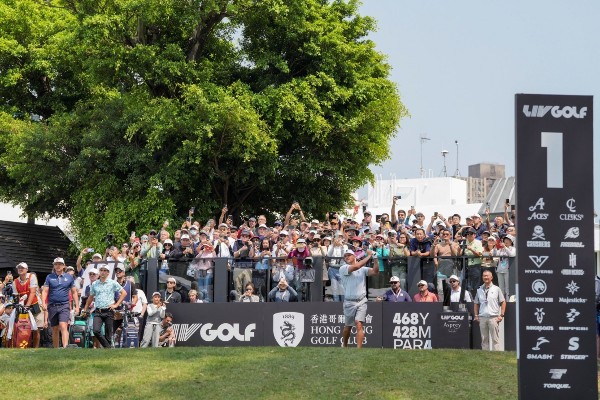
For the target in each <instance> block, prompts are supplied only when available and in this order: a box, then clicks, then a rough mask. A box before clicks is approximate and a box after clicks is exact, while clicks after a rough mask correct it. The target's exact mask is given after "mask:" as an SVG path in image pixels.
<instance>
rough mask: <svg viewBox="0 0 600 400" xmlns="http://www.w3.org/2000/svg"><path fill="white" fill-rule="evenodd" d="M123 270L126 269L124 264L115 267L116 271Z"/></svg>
mask: <svg viewBox="0 0 600 400" xmlns="http://www.w3.org/2000/svg"><path fill="white" fill-rule="evenodd" d="M117 269H118V270H121V271H125V267H124V266H123V264H117V265H115V270H117Z"/></svg>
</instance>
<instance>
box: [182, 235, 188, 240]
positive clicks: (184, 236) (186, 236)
mask: <svg viewBox="0 0 600 400" xmlns="http://www.w3.org/2000/svg"><path fill="white" fill-rule="evenodd" d="M189 238H190V235H186V234H183V235H181V240H183V239H189Z"/></svg>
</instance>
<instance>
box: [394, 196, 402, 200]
mask: <svg viewBox="0 0 600 400" xmlns="http://www.w3.org/2000/svg"><path fill="white" fill-rule="evenodd" d="M401 198H402V196H400V195H396V196H394V200H400V199H401Z"/></svg>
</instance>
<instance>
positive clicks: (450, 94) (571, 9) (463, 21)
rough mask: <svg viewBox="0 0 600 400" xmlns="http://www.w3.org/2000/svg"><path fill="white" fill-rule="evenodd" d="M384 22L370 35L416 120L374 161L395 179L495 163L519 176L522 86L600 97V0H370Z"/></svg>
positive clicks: (599, 208)
mask: <svg viewBox="0 0 600 400" xmlns="http://www.w3.org/2000/svg"><path fill="white" fill-rule="evenodd" d="M361 14H363V15H370V16H372V17H374V18H375V19H376V20H377V26H378V30H377V31H376V32H374V33H373V34H372V35H371V36H370V38H371V39H372V40H373V41H374V42H375V43H376V46H377V49H378V50H379V51H381V52H382V53H384V54H386V55H387V56H388V62H389V64H390V65H391V66H392V68H393V69H392V73H391V79H392V80H393V81H394V82H396V83H397V85H398V90H399V92H400V96H401V99H402V102H403V103H404V104H405V105H406V106H407V107H408V109H409V111H410V114H411V117H410V118H407V119H404V120H403V121H402V122H401V128H400V129H399V130H398V132H397V135H396V137H395V138H394V139H393V140H392V142H391V144H390V146H391V152H392V154H391V155H392V158H391V159H390V160H388V161H386V162H385V163H383V164H382V165H381V166H374V167H372V170H373V172H374V173H376V174H382V175H383V177H384V178H386V177H387V178H389V174H390V173H395V174H396V176H397V177H398V178H416V177H419V168H420V140H419V136H420V135H423V134H425V135H427V137H429V138H430V139H431V140H430V141H428V142H426V143H425V144H424V145H423V166H424V168H425V169H430V170H431V171H432V174H433V176H440V174H441V172H442V168H443V157H442V155H441V152H442V150H447V151H448V152H449V154H448V156H447V168H448V175H453V174H454V171H455V170H456V161H457V158H456V145H455V143H454V141H455V140H458V142H459V170H460V173H461V175H462V176H466V175H467V172H468V165H471V164H476V163H479V162H495V163H501V164H505V165H506V172H507V175H508V176H512V175H514V171H515V163H514V158H515V157H514V156H515V149H514V95H515V94H516V93H540V94H569V95H592V96H594V97H595V98H594V108H595V109H597V108H598V104H599V103H598V96H600V44H599V43H600V24H599V23H598V21H599V20H600V2H599V1H569V2H568V1H557V0H547V1H537V0H536V1H530V0H528V1H515V0H507V1H502V2H500V1H496V2H491V1H481V0H480V1H473V0H469V1H467V0H457V1H426V0H363V5H362V7H361ZM599 129H600V126H599V123H598V118H596V119H595V121H594V132H595V133H594V150H595V151H594V153H595V154H596V159H595V160H594V171H595V174H594V175H595V177H594V192H595V201H594V205H595V210H596V212H600V193H599V192H598V188H599V187H600V167H599V166H600V139H598V132H599V131H600V130H599Z"/></svg>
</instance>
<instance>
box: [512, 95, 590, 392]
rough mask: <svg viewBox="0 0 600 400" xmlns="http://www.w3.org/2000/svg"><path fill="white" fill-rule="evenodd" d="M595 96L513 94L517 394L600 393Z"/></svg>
mask: <svg viewBox="0 0 600 400" xmlns="http://www.w3.org/2000/svg"><path fill="white" fill-rule="evenodd" d="M592 100H593V99H592V97H591V96H555V95H530V94H517V95H516V109H515V113H516V130H515V134H516V139H515V144H516V167H517V168H516V178H517V179H516V182H517V196H516V199H517V205H518V208H517V232H518V234H517V240H516V242H517V266H518V268H517V269H518V276H517V282H518V284H517V295H518V299H517V309H518V311H517V312H518V321H519V322H518V328H517V329H518V352H517V357H518V359H519V398H520V399H533V398H543V399H565V398H570V399H574V398H576V399H579V400H581V399H597V398H598V384H597V378H598V376H597V365H596V327H595V321H596V308H595V296H594V277H595V265H594V243H593V240H594V222H593V217H594V210H593V204H594V199H593V192H594V190H593V150H592V149H593V128H592V122H593V109H592Z"/></svg>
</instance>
